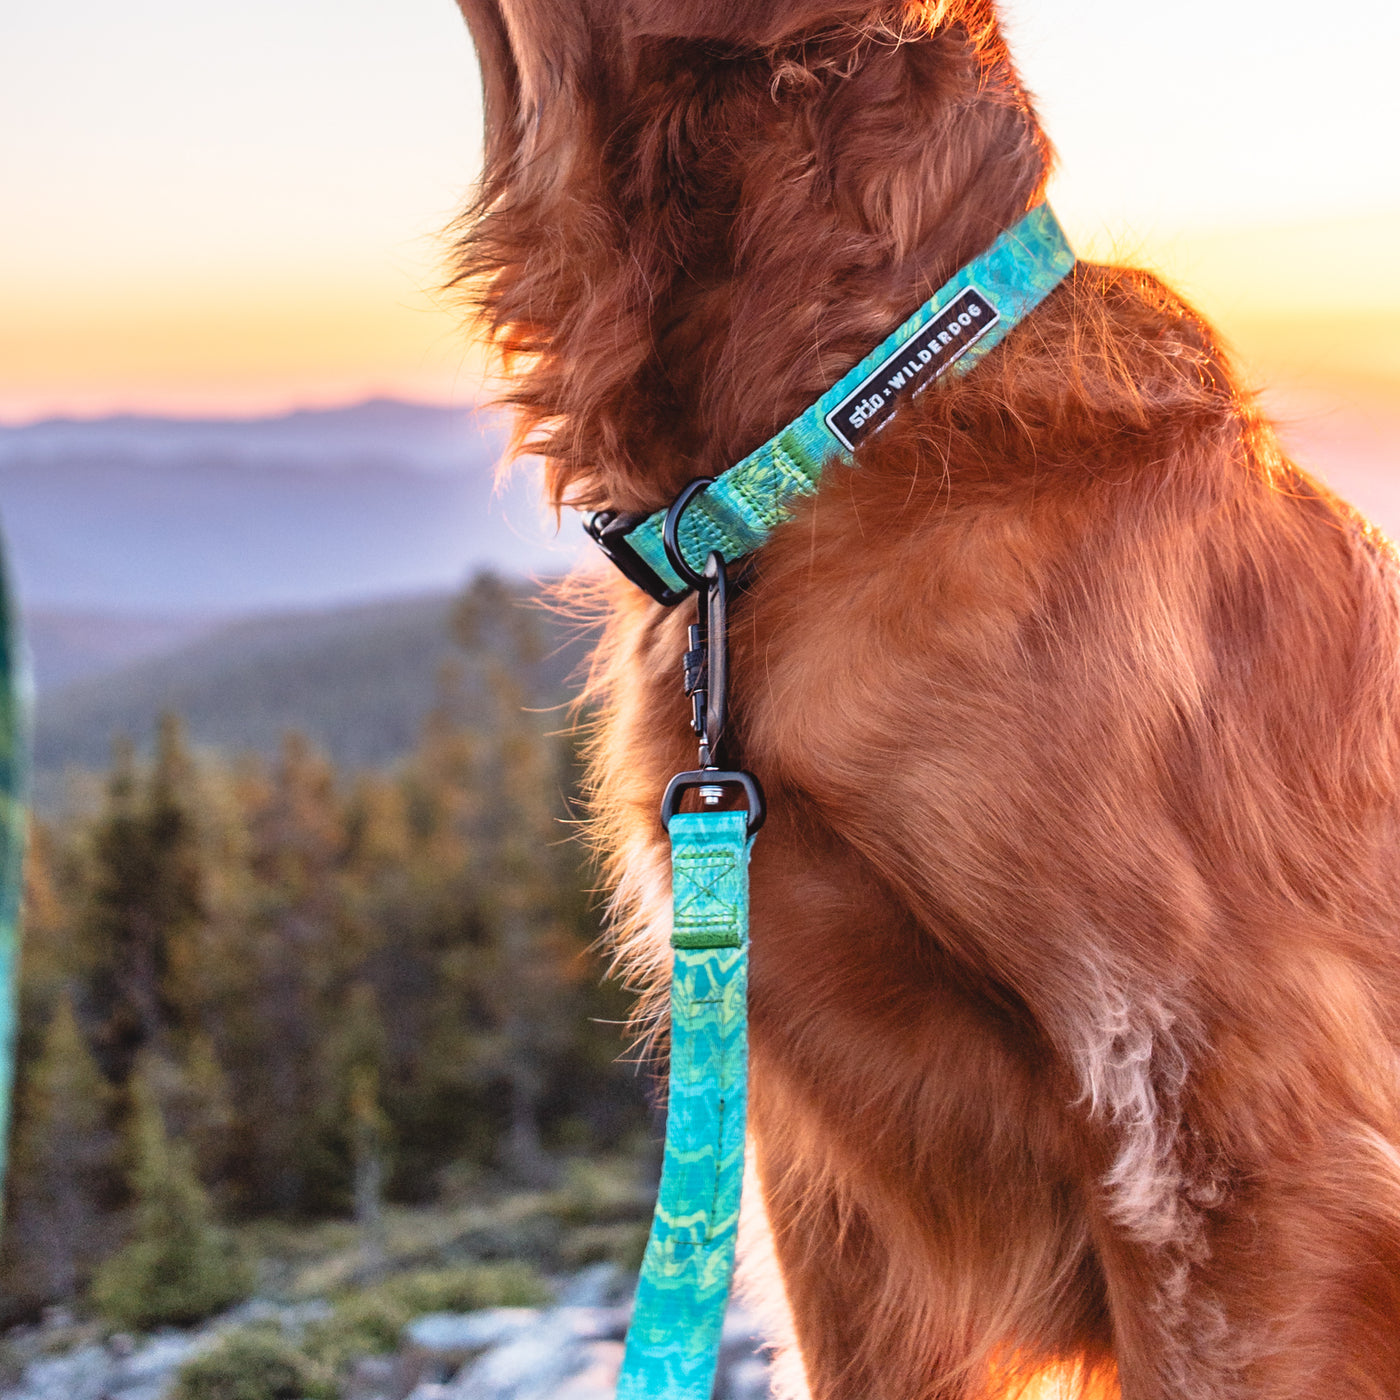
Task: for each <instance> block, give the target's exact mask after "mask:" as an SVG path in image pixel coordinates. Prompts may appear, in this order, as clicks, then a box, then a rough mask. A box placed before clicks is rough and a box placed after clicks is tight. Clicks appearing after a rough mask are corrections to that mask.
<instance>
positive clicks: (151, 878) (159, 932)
mask: <svg viewBox="0 0 1400 1400" xmlns="http://www.w3.org/2000/svg"><path fill="white" fill-rule="evenodd" d="M192 773H193V765H192V763H191V760H190V758H189V755H188V753H187V752H186V750H185V747H184V740H183V737H182V734H181V730H180V725H179V722H178V721H177V720H176V719H175V718H174V717H173V716H169V715H167V716H165V717H164V718H163V719H162V720H161V725H160V733H159V738H158V743H157V752H156V760H155V764H154V767H153V769H152V772H151V774H150V779H149V782H148V783H147V784H146V786H145V790H144V791H143V790H142V785H141V783H140V778H139V774H138V772H137V768H136V762H135V757H134V754H133V752H132V749H131V746H130V745H129V744H125V743H123V744H121V745H119V746H118V749H117V753H116V761H115V763H114V765H113V770H112V775H111V778H110V780H109V783H108V789H107V805H106V809H105V811H104V813H103V815H102V818H101V819H100V821H99V822H98V825H97V829H96V831H95V833H94V836H93V841H92V868H91V875H90V878H89V881H88V890H87V901H86V908H85V910H84V912H83V916H82V924H83V927H82V935H83V945H84V949H85V954H86V961H87V962H88V963H89V965H90V967H91V969H92V1002H93V1006H92V1010H93V1013H94V1016H95V1018H96V1021H97V1023H98V1046H99V1051H100V1054H101V1058H102V1062H103V1068H104V1069H105V1071H106V1073H107V1075H108V1077H109V1078H110V1079H111V1080H112V1081H113V1082H114V1083H116V1084H118V1085H120V1084H123V1083H125V1081H126V1079H127V1077H128V1076H129V1075H130V1073H131V1069H132V1065H133V1064H134V1063H135V1060H136V1057H137V1056H138V1055H139V1054H140V1053H141V1051H142V1050H143V1049H146V1048H148V1047H152V1048H153V1047H156V1046H159V1045H161V1044H162V1043H163V1042H164V1039H165V1037H166V1034H167V1033H168V1032H169V1031H171V1030H172V1029H174V1028H177V1027H181V1026H183V1025H186V1024H188V1023H189V1021H190V1019H191V1018H192V1016H193V1013H194V1005H195V1002H196V1001H197V997H198V991H197V988H198V967H197V964H198V945H197V938H198V931H199V928H200V926H201V924H202V921H203V919H204V901H203V887H202V869H201V860H200V850H199V839H198V830H197V823H196V819H195V816H194V795H193V793H192V792H191V783H192Z"/></svg>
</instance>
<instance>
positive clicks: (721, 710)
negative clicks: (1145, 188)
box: [585, 204, 1075, 1400]
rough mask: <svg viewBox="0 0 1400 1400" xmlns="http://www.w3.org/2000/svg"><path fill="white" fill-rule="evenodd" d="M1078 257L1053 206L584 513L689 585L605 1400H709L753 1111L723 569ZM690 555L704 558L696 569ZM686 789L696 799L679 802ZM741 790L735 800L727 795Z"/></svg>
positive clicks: (663, 597) (658, 589)
mask: <svg viewBox="0 0 1400 1400" xmlns="http://www.w3.org/2000/svg"><path fill="white" fill-rule="evenodd" d="M1074 261H1075V259H1074V253H1073V250H1072V249H1071V248H1070V246H1069V240H1068V239H1067V238H1066V237H1065V233H1064V230H1063V229H1062V228H1061V227H1060V225H1059V222H1058V221H1057V220H1056V218H1055V216H1054V214H1053V213H1052V212H1051V210H1050V207H1049V205H1047V204H1041V205H1039V206H1037V207H1036V208H1035V209H1032V210H1031V211H1030V213H1029V214H1027V215H1026V216H1025V218H1023V219H1022V220H1020V222H1019V223H1017V224H1016V225H1014V226H1013V227H1012V228H1010V229H1008V230H1007V231H1006V232H1005V233H1003V234H1002V235H1001V236H1000V237H999V238H998V239H997V240H996V242H994V243H993V244H992V246H991V247H990V248H988V249H987V250H986V252H984V253H982V254H981V255H980V256H979V257H977V258H974V259H973V261H972V262H970V263H968V264H967V265H966V266H965V267H963V268H961V269H960V270H959V271H958V272H956V273H955V274H954V275H953V277H952V278H951V279H950V280H949V281H948V282H946V283H945V284H944V285H943V286H942V287H940V288H939V290H938V291H937V292H935V293H934V295H933V296H932V297H931V298H930V299H929V300H928V301H927V302H925V303H924V304H923V306H921V307H920V308H919V309H918V310H917V311H916V312H914V314H913V315H912V316H911V317H910V318H909V319H908V320H907V321H905V322H904V324H903V325H901V326H900V327H899V328H898V329H896V330H895V331H894V332H892V333H891V334H890V335H889V336H888V337H886V339H885V340H884V341H883V342H882V343H881V344H880V345H879V346H877V347H876V349H874V350H873V351H871V353H870V354H869V355H867V356H866V357H865V358H864V359H863V360H862V361H861V362H860V363H859V364H858V365H856V367H855V368H854V369H852V370H851V371H850V372H849V373H848V374H846V375H845V376H844V377H843V378H841V379H840V380H839V381H838V382H837V383H836V384H835V385H833V386H832V388H830V389H828V390H827V391H826V393H824V394H823V395H822V396H821V397H820V398H819V399H818V400H817V401H816V403H814V404H812V405H811V406H810V407H809V408H807V409H806V410H805V411H804V412H803V413H801V414H800V415H799V416H798V417H797V418H795V419H794V420H793V421H792V422H791V423H789V424H788V425H787V427H785V428H783V429H782V430H781V431H780V432H778V433H777V434H776V435H775V436H774V437H772V438H770V439H769V440H768V441H767V442H766V443H764V444H763V446H762V447H760V448H758V449H757V451H755V452H751V453H750V454H749V455H748V456H747V457H745V458H744V459H743V460H742V461H740V462H739V463H737V464H736V465H735V466H733V467H731V468H730V469H729V470H728V471H726V472H724V473H723V474H722V475H721V476H720V477H719V478H718V479H717V480H712V479H710V478H708V477H698V478H696V480H694V481H692V482H691V483H690V484H689V485H688V486H687V487H686V488H685V489H684V490H683V491H682V492H681V493H680V495H679V496H677V497H676V499H675V500H674V501H673V502H672V503H671V505H670V506H669V507H668V508H667V509H666V510H664V511H657V512H656V513H655V514H652V515H642V514H627V513H622V512H617V511H599V512H597V513H595V514H594V515H592V516H591V517H590V518H589V519H588V520H587V522H586V523H585V528H586V529H587V530H588V533H589V534H590V535H591V536H592V537H593V539H594V540H595V541H596V542H597V543H598V545H599V546H600V547H601V548H602V550H603V551H604V553H605V554H607V555H608V557H609V558H610V559H611V560H612V561H613V563H615V564H616V565H617V566H618V568H619V569H620V570H621V571H622V572H623V573H624V574H625V575H626V576H627V577H628V578H629V579H631V581H632V582H633V583H635V584H637V586H638V587H640V588H642V589H644V590H645V591H646V592H647V593H649V594H650V595H651V596H652V597H653V598H655V599H656V600H657V601H658V602H660V603H664V604H665V605H667V606H671V605H673V604H675V603H678V602H680V600H681V599H683V598H685V597H686V596H687V595H688V594H690V593H692V592H693V593H695V595H696V620H695V622H694V623H693V624H691V626H690V630H689V634H688V646H687V650H686V653H685V656H684V658H683V665H684V674H685V693H686V695H687V697H688V698H689V699H690V701H691V706H692V713H691V727H692V728H693V729H694V731H695V734H696V736H697V737H698V739H699V741H700V759H699V764H698V766H697V767H696V768H695V769H694V770H692V771H689V772H685V773H678V774H677V775H676V776H675V777H674V778H672V779H671V781H670V783H669V784H668V785H667V788H666V793H665V796H664V797H663V798H662V802H661V820H662V823H663V824H664V825H665V827H666V830H667V832H668V834H669V836H670V840H671V949H672V972H671V1057H670V1058H671V1066H670V1097H669V1103H668V1109H667V1118H666V1149H665V1156H664V1158H663V1161H662V1168H661V1188H660V1192H659V1195H658V1199H657V1204H656V1212H655V1215H654V1216H653V1219H652V1226H651V1235H650V1238H649V1239H648V1241H647V1247H646V1254H645V1255H644V1257H643V1259H642V1272H641V1278H640V1279H639V1281H638V1284H637V1297H636V1303H635V1305H634V1308H633V1313H632V1325H631V1327H630V1328H629V1329H628V1333H627V1347H626V1351H625V1354H624V1356H623V1360H622V1370H621V1373H620V1375H619V1377H618V1384H617V1400H710V1396H711V1392H712V1390H713V1387H714V1378H715V1371H716V1368H717V1366H718V1362H719V1349H720V1341H721V1338H722V1334H723V1328H724V1314H725V1310H726V1308H727V1306H728V1303H729V1290H730V1280H731V1278H732V1275H733V1271H734V1251H735V1245H736V1243H737V1240H738V1232H739V1205H740V1198H741V1196H742V1194H743V1182H744V1138H745V1131H746V1120H747V1111H748V951H749V879H748V864H749V853H750V851H751V850H752V848H753V839H754V834H755V833H756V832H757V831H758V829H759V827H760V826H762V825H763V819H764V815H765V808H764V798H763V789H762V787H761V785H760V784H759V781H758V779H757V778H756V777H755V776H754V775H753V774H752V773H749V772H746V771H744V770H742V769H722V768H720V767H719V766H718V762H717V758H718V746H719V742H720V739H721V737H722V735H723V732H724V725H725V719H726V710H727V695H728V681H729V658H728V606H729V604H728V599H729V582H728V575H727V565H728V564H729V563H732V562H734V561H735V560H737V559H741V558H743V557H744V556H745V555H747V554H750V553H752V552H753V551H754V550H755V549H757V548H758V547H759V546H760V545H761V544H763V542H764V541H765V540H766V539H767V538H768V536H769V534H770V533H771V532H772V530H773V529H774V528H775V527H776V526H777V525H779V524H781V523H782V521H784V520H786V519H787V518H788V517H789V516H790V515H791V514H792V508H793V505H794V504H795V503H796V502H797V501H798V500H799V499H801V498H802V497H804V496H810V495H812V494H813V493H814V492H815V491H816V489H817V486H818V484H819V482H820V480H821V474H822V469H823V467H824V466H825V465H826V463H827V462H828V461H830V460H831V459H833V458H835V459H838V460H842V461H850V460H851V456H852V454H853V453H854V451H855V450H856V448H857V447H858V446H859V445H860V444H861V443H862V442H863V441H864V440H865V439H866V438H868V437H869V436H870V435H871V434H872V433H874V432H877V431H878V430H879V429H880V428H881V427H882V426H883V425H884V424H885V423H886V422H887V421H888V420H889V418H890V417H891V415H892V414H893V413H894V412H895V409H896V408H897V407H898V406H899V405H900V404H901V403H904V402H907V401H908V400H910V399H912V398H914V397H915V396H916V395H918V394H919V393H921V392H922V391H923V390H924V389H926V388H927V387H928V386H929V385H930V384H932V383H933V382H934V381H935V380H937V379H938V378H939V376H940V375H942V374H944V373H947V372H949V371H953V372H956V373H959V374H963V373H966V372H967V371H968V370H969V369H971V368H972V366H973V365H975V364H976V363H977V361H978V360H980V359H981V358H982V356H984V355H985V354H986V353H987V352H988V351H989V350H991V349H992V347H993V346H995V345H996V344H998V343H999V342H1000V341H1001V340H1003V339H1005V337H1006V335H1007V334H1008V333H1009V332H1010V331H1011V330H1012V329H1013V328H1014V327H1015V326H1016V325H1017V324H1019V323H1020V322H1021V321H1022V320H1024V318H1025V317H1026V316H1027V315H1028V314H1029V313H1030V312H1031V311H1032V310H1033V309H1034V308H1035V307H1037V306H1038V305H1040V303H1041V302H1042V301H1043V300H1044V299H1045V298H1046V297H1047V296H1048V295H1049V294H1050V292H1051V291H1053V290H1054V289H1055V287H1057V286H1058V285H1059V284H1060V282H1062V281H1063V280H1064V278H1065V277H1066V276H1067V275H1068V273H1069V271H1070V269H1071V268H1073V266H1074ZM694 559H704V560H705V564H704V566H703V568H701V569H697V568H696V567H695V566H694V565H693V564H692V562H691V561H692V560H694ZM691 792H694V793H695V794H696V795H697V796H698V798H699V801H700V804H701V810H699V811H695V812H683V811H681V802H682V799H683V798H684V797H685V796H686V794H688V793H691ZM740 797H742V799H743V801H744V803H745V807H744V809H742V810H734V809H732V808H725V807H721V804H722V803H725V802H733V801H737V800H738V799H739V798H740Z"/></svg>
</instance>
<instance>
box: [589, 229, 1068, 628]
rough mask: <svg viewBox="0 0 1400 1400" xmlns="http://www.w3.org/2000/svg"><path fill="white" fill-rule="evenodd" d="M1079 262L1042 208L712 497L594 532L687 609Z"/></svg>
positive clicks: (646, 583)
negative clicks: (715, 574)
mask: <svg viewBox="0 0 1400 1400" xmlns="http://www.w3.org/2000/svg"><path fill="white" fill-rule="evenodd" d="M1074 261H1075V259H1074V251H1073V249H1071V247H1070V246H1069V240H1068V238H1067V237H1066V236H1065V232H1064V230H1063V229H1062V228H1061V227H1060V224H1059V221H1058V220H1057V219H1056V218H1055V215H1054V213H1053V212H1052V211H1051V209H1050V206H1049V205H1048V204H1040V205H1037V206H1036V207H1035V208H1034V209H1032V210H1031V211H1030V213H1029V214H1027V215H1026V216H1025V218H1023V219H1022V220H1021V221H1020V222H1019V223H1017V224H1015V225H1014V226H1013V227H1011V228H1009V229H1007V230H1006V232H1005V233H1003V234H1002V235H1001V236H1000V237H999V238H998V239H997V240H996V242H995V243H993V244H992V246H991V247H990V248H988V249H987V250H986V252H984V253H982V254H981V255H980V256H978V257H976V258H974V259H973V260H972V261H971V262H970V263H968V264H967V265H966V266H965V267H963V268H961V269H960V270H959V271H958V272H956V273H955V274H954V275H953V276H952V277H951V278H950V279H949V280H948V281H947V282H946V283H945V284H944V285H943V286H942V287H940V288H939V289H938V291H937V292H935V293H934V295H933V296H932V297H931V298H930V299H929V300H928V301H926V302H925V303H924V304H923V305H922V306H921V307H920V308H919V309H918V310H917V311H916V312H915V313H914V314H913V315H912V316H911V317H910V318H909V319H908V320H907V321H905V323H904V324H903V325H902V326H900V327H899V328H898V329H897V330H895V331H893V332H892V333H891V334H890V335H889V336H887V337H886V338H885V340H884V341H883V342H882V343H881V344H880V345H879V346H877V347H876V349H874V350H872V351H871V352H870V354H868V355H867V356H866V357H865V358H864V359H863V360H862V361H861V362H860V363H859V364H858V365H856V367H855V368H854V369H853V370H851V371H850V373H849V374H847V375H845V376H844V377H843V378H842V379H840V380H839V381H838V382H837V383H836V384H834V385H833V386H832V387H831V388H830V389H828V390H827V391H826V393H824V394H823V395H822V396H821V398H819V399H818V400H817V401H816V403H814V404H812V405H811V406H810V407H809V408H807V409H806V410H804V411H803V412H802V413H801V414H800V415H799V416H798V417H797V418H794V419H793V421H792V422H791V423H789V424H788V425H787V427H785V428H783V429H782V430H781V431H780V432H778V433H777V434H775V435H774V436H773V437H771V438H769V439H768V441H767V442H765V443H764V444H763V446H762V447H760V448H758V449H757V450H756V451H754V452H751V453H749V455H748V456H747V457H745V458H744V459H743V460H742V461H740V462H738V463H736V464H735V465H734V466H732V467H731V468H730V469H729V470H728V471H727V472H725V473H724V474H723V475H722V476H720V477H719V478H718V479H716V480H715V481H714V482H713V483H711V484H709V485H708V487H707V488H706V489H704V490H703V491H700V490H691V489H690V488H687V495H686V497H685V499H684V502H683V504H682V507H681V509H680V510H664V511H657V512H656V513H655V514H653V515H638V514H624V513H621V512H616V511H598V512H597V513H595V514H594V515H592V516H590V517H589V519H588V521H587V522H586V524H585V528H586V529H587V531H588V533H589V534H590V535H591V536H592V537H593V539H594V540H595V541H596V542H597V544H598V545H599V546H600V547H601V549H602V550H603V552H604V553H605V554H606V555H607V556H608V557H609V558H610V559H611V560H612V561H613V563H614V564H616V565H617V566H618V568H619V569H621V571H622V572H623V573H624V574H626V575H627V577H628V578H629V579H631V580H632V582H633V583H635V584H637V586H638V587H639V588H642V589H645V591H646V592H647V593H649V594H651V596H652V597H653V598H655V599H656V600H657V601H658V602H661V603H665V604H667V605H668V606H669V605H671V604H672V603H678V602H679V601H680V600H681V599H682V598H684V597H685V596H686V594H687V593H689V592H690V591H691V589H692V588H693V587H694V586H695V579H696V577H698V575H699V571H700V570H701V569H703V567H704V561H705V560H706V559H707V558H708V557H709V555H710V552H711V551H712V550H716V551H718V552H719V554H720V555H721V556H722V557H723V558H724V559H726V560H729V561H731V562H732V561H733V560H736V559H741V558H743V556H744V555H746V554H751V553H752V552H753V551H754V550H755V549H757V548H758V547H759V546H760V545H761V544H763V542H764V541H765V540H766V539H767V538H768V536H769V534H770V533H771V532H772V530H773V528H774V526H776V525H779V524H781V523H782V522H783V521H784V520H786V519H787V518H788V517H789V516H790V515H791V514H792V508H793V505H794V503H795V502H796V501H797V500H799V499H800V498H801V497H803V496H810V495H812V494H813V493H814V492H815V491H816V489H817V486H818V484H819V483H820V481H821V474H822V469H823V467H824V466H825V465H826V463H827V462H828V461H830V460H831V459H832V458H836V459H837V460H840V461H845V462H849V461H850V460H851V457H852V454H853V453H854V452H855V450H856V448H858V447H859V446H860V444H861V443H862V442H863V441H865V439H866V438H867V437H869V436H870V435H871V434H873V433H875V432H877V431H878V430H879V429H880V428H881V427H883V426H884V424H885V423H886V422H887V421H888V420H889V418H890V417H891V415H893V413H894V412H895V410H896V409H897V408H898V407H899V405H900V404H902V403H905V402H907V401H908V400H910V399H912V398H914V397H916V396H917V395H918V394H920V393H921V392H922V391H923V390H924V389H926V388H928V386H929V385H930V384H932V383H933V382H934V381H935V380H937V379H938V378H940V377H941V376H942V375H944V374H947V373H954V374H966V373H967V371H968V370H970V369H971V368H972V367H973V366H974V365H975V364H976V363H977V362H978V361H979V360H980V359H981V358H982V357H983V356H984V355H985V354H987V352H988V351H989V350H991V349H992V348H993V347H994V346H995V345H998V344H999V343H1000V342H1001V341H1002V340H1004V339H1005V338H1006V336H1007V335H1008V333H1009V332H1010V331H1011V330H1012V329H1013V328H1014V327H1015V326H1017V325H1018V324H1019V323H1020V322H1021V321H1023V320H1024V319H1025V318H1026V316H1027V315H1028V314H1029V313H1030V312H1031V311H1033V310H1034V309H1035V308H1036V307H1037V306H1039V305H1040V303H1041V302H1042V301H1044V300H1045V298H1046V297H1047V296H1048V295H1049V294H1050V293H1051V292H1052V291H1053V290H1054V289H1055V288H1056V287H1057V286H1059V284H1060V283H1061V282H1062V281H1063V280H1064V279H1065V277H1066V276H1067V275H1068V274H1069V271H1070V269H1071V268H1073V266H1074ZM692 485H693V483H692ZM668 517H669V534H670V535H671V539H670V548H669V549H668V547H667V543H668V542H667V538H666V536H667V534H668Z"/></svg>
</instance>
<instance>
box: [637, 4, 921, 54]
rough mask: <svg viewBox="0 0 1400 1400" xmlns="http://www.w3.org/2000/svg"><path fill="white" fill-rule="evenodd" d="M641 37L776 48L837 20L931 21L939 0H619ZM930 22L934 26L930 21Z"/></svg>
mask: <svg viewBox="0 0 1400 1400" xmlns="http://www.w3.org/2000/svg"><path fill="white" fill-rule="evenodd" d="M620 4H621V8H622V10H623V13H624V15H625V21H624V22H625V24H626V26H627V29H628V31H629V33H630V35H631V36H633V37H635V38H638V39H651V38H654V39H695V40H702V41H703V40H709V41H712V42H716V43H721V44H733V45H735V46H738V47H743V48H756V49H766V48H773V47H775V46H777V45H779V44H782V43H784V42H785V41H787V40H789V39H792V38H794V37H795V36H797V35H800V34H807V33H816V32H820V31H821V30H823V29H828V28H834V27H836V26H838V25H850V24H858V25H872V26H874V25H878V26H882V27H883V26H889V27H891V28H900V27H903V26H905V25H907V24H908V23H909V22H910V21H913V22H915V23H917V24H920V25H927V24H928V22H929V19H930V17H931V12H941V10H942V9H943V8H944V5H943V4H942V3H939V0H620ZM930 27H931V26H930Z"/></svg>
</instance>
